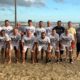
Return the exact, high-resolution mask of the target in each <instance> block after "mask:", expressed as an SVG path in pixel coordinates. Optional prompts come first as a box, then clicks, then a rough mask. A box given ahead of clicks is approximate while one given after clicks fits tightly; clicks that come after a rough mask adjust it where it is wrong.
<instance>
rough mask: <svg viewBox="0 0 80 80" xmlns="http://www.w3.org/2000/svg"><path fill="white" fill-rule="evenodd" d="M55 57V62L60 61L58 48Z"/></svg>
mask: <svg viewBox="0 0 80 80" xmlns="http://www.w3.org/2000/svg"><path fill="white" fill-rule="evenodd" d="M55 56H56V58H57V59H56V62H58V61H59V59H60V52H59V47H56V50H55Z"/></svg>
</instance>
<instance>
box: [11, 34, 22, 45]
mask: <svg viewBox="0 0 80 80" xmlns="http://www.w3.org/2000/svg"><path fill="white" fill-rule="evenodd" d="M10 38H11V42H12V45H13V46H19V40H20V39H21V36H20V34H18V35H14V34H13V33H12V34H10Z"/></svg>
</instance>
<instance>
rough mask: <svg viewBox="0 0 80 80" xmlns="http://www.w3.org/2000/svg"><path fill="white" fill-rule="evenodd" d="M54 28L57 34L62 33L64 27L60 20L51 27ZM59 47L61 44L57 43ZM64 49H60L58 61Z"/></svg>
mask: <svg viewBox="0 0 80 80" xmlns="http://www.w3.org/2000/svg"><path fill="white" fill-rule="evenodd" d="M53 29H54V30H56V32H57V33H58V34H59V36H60V35H61V34H62V33H64V31H65V28H64V27H63V26H62V23H61V21H58V22H57V26H56V27H54V28H53ZM59 48H61V45H60V43H59ZM63 53H64V51H63V50H60V61H62V55H63Z"/></svg>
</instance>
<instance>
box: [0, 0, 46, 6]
mask: <svg viewBox="0 0 80 80" xmlns="http://www.w3.org/2000/svg"><path fill="white" fill-rule="evenodd" d="M16 1H17V4H18V5H19V6H25V7H31V6H40V7H43V6H45V3H44V0H16ZM0 4H1V5H2V4H3V5H9V6H13V5H14V0H0Z"/></svg>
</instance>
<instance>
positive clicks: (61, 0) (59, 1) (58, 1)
mask: <svg viewBox="0 0 80 80" xmlns="http://www.w3.org/2000/svg"><path fill="white" fill-rule="evenodd" d="M53 1H55V2H57V3H63V2H64V0H53Z"/></svg>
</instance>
